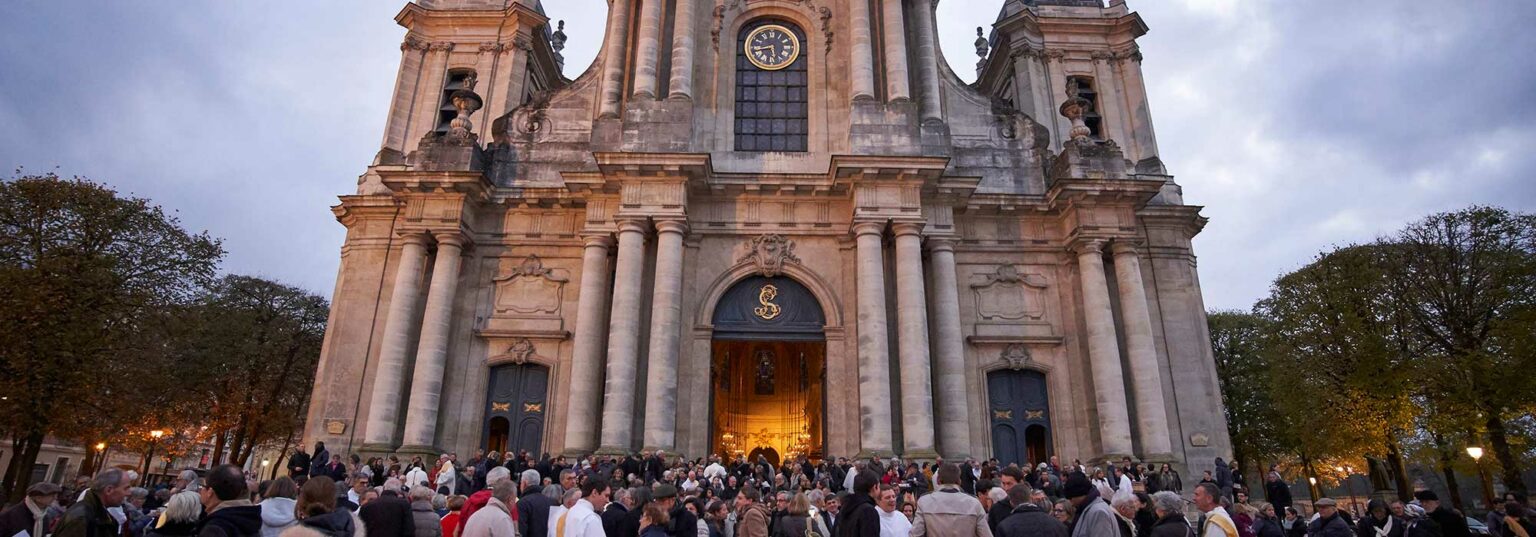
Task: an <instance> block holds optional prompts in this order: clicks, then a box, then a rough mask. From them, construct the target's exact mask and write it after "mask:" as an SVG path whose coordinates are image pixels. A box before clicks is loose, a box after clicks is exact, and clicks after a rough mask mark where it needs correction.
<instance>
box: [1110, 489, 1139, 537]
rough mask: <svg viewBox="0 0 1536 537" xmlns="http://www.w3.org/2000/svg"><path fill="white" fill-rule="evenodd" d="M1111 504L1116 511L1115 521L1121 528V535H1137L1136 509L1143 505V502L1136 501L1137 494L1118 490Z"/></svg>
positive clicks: (1135, 536) (1125, 536)
mask: <svg viewBox="0 0 1536 537" xmlns="http://www.w3.org/2000/svg"><path fill="white" fill-rule="evenodd" d="M1109 505H1110V508H1112V509H1114V511H1115V523H1116V524H1117V525H1118V526H1119V528H1120V536H1121V537H1137V536H1138V534H1137V533H1136V510H1137V509H1139V508H1140V507H1141V504H1140V503H1139V502H1137V501H1136V495H1135V494H1126V493H1124V492H1116V493H1115V496H1114V497H1113V498H1111V499H1110V501H1109Z"/></svg>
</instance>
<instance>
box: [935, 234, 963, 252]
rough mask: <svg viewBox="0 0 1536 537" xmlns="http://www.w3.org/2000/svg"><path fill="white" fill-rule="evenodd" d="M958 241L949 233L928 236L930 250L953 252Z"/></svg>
mask: <svg viewBox="0 0 1536 537" xmlns="http://www.w3.org/2000/svg"><path fill="white" fill-rule="evenodd" d="M956 242H958V241H956V240H955V238H954V237H951V236H948V235H937V236H930V237H928V251H929V252H953V251H955V243H956Z"/></svg>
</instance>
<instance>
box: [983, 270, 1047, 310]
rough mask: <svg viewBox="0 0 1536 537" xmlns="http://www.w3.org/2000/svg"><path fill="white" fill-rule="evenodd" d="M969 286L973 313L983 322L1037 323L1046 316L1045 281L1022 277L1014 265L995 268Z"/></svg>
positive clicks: (1028, 276)
mask: <svg viewBox="0 0 1536 537" xmlns="http://www.w3.org/2000/svg"><path fill="white" fill-rule="evenodd" d="M980 276H981V278H982V280H983V281H981V282H980V283H972V284H971V293H972V295H973V296H974V298H975V300H976V313H977V315H979V316H981V319H982V320H984V321H1026V320H1027V321H1039V320H1042V319H1043V318H1044V317H1045V302H1046V296H1045V288H1046V281H1047V280H1046V279H1045V277H1044V276H1041V275H1038V274H1021V273H1019V269H1018V267H1015V266H1013V265H1008V264H1004V265H998V267H997V271H996V272H994V273H992V274H982V275H980Z"/></svg>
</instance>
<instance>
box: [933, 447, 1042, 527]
mask: <svg viewBox="0 0 1536 537" xmlns="http://www.w3.org/2000/svg"><path fill="white" fill-rule="evenodd" d="M934 474H935V475H934V481H935V482H937V483H938V489H937V490H935V491H934V492H933V493H931V494H927V495H925V496H923V497H921V498H918V500H917V516H916V517H914V519H913V521H912V537H928V536H932V537H991V535H992V528H991V527H990V524H988V522H989V520H988V516H987V511H986V509H984V508H982V506H981V501H980V500H977V499H976V498H975V497H972V496H971V495H969V494H966V493H965V492H964V490H963V489H962V488H961V484H960V481H961V474H962V472H961V470H960V467H959V466H956V465H954V464H952V463H945V464H941V465H939V469H938V471H937V472H935V473H934ZM1026 490H1027V487H1026ZM1026 501H1028V500H1027V496H1026ZM1037 510H1038V509H1037ZM1015 512H1017V509H1015ZM1008 516H1009V517H1011V516H1013V513H1009V515H1008Z"/></svg>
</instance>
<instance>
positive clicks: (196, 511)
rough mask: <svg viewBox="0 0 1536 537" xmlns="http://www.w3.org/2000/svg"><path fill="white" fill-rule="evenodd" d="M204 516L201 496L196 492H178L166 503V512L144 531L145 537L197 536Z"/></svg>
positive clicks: (162, 512) (161, 513)
mask: <svg viewBox="0 0 1536 537" xmlns="http://www.w3.org/2000/svg"><path fill="white" fill-rule="evenodd" d="M202 516H203V503H202V498H201V496H200V495H199V494H198V493H196V492H178V493H176V494H175V495H172V496H171V499H170V500H167V501H166V503H165V510H164V511H161V512H160V516H159V517H157V518H156V519H155V521H154V522H151V523H150V525H149V527H148V528H145V529H144V535H145V537H189V536H192V535H197V523H198V519H200V518H202Z"/></svg>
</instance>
